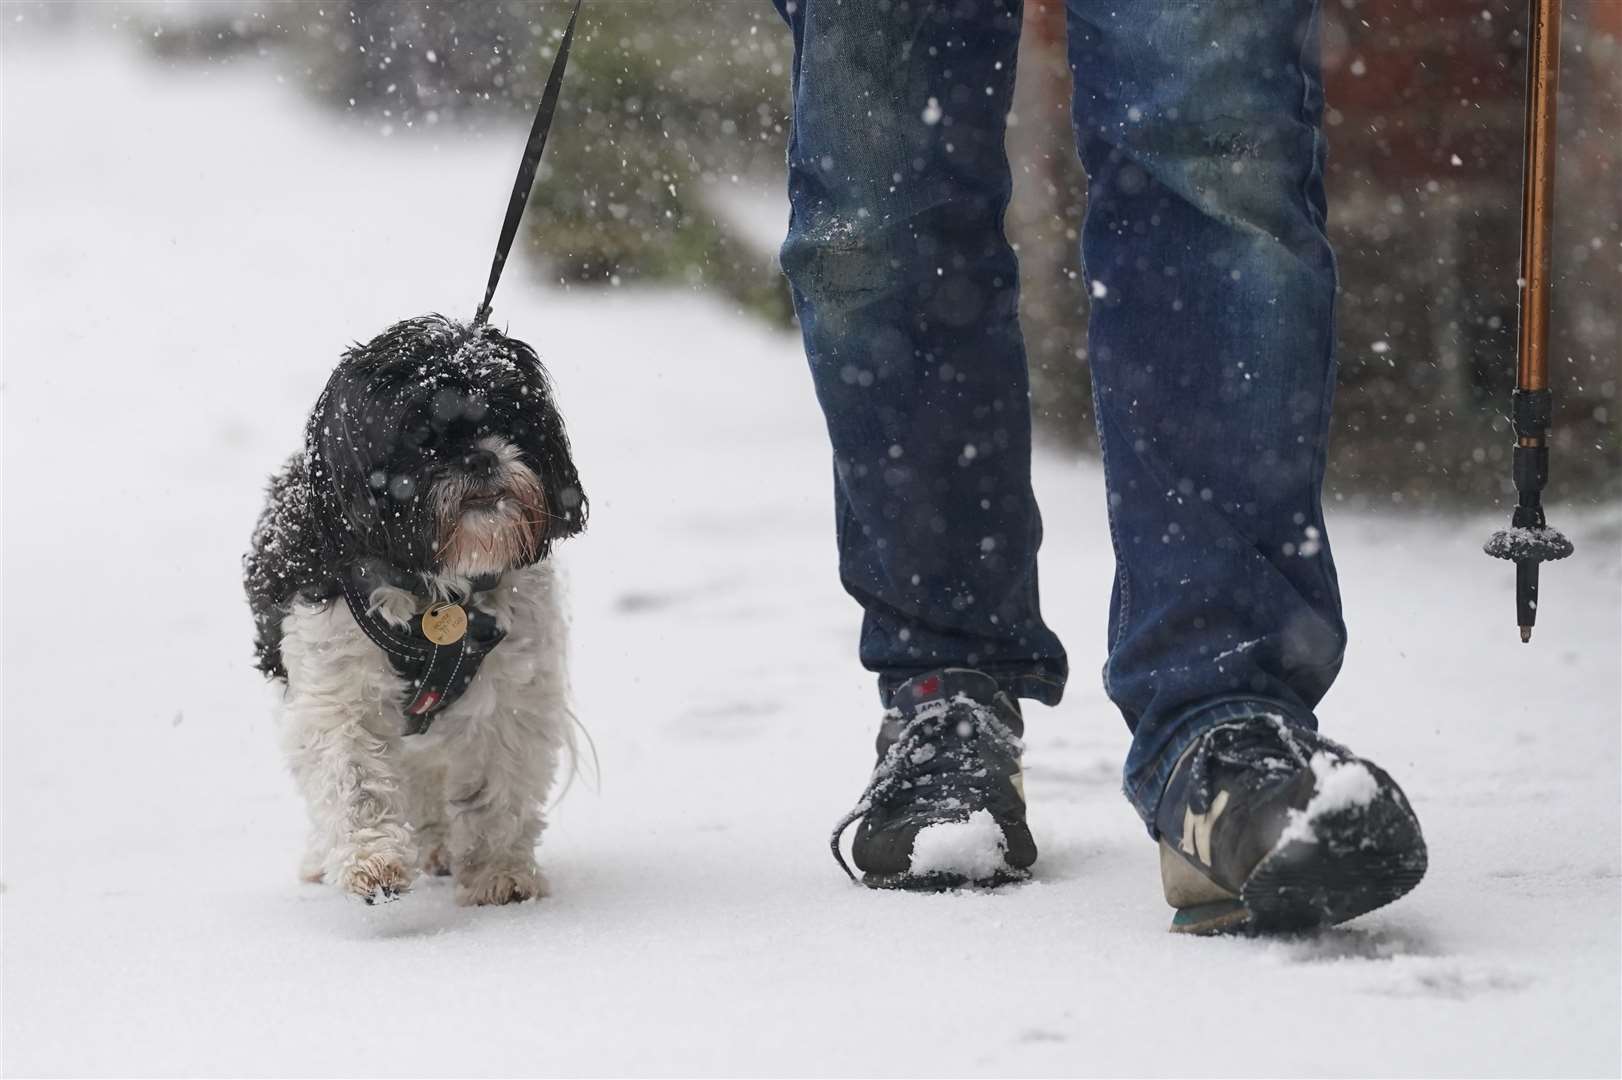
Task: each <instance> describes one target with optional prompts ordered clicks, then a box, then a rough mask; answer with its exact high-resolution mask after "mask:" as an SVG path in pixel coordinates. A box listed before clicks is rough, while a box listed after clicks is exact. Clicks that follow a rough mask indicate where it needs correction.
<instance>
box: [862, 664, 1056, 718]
mask: <svg viewBox="0 0 1622 1080" xmlns="http://www.w3.org/2000/svg"><path fill="white" fill-rule="evenodd" d="M942 666H943V667H958V666H962V667H969V666H970V665H967V664H963V665H956V664H946V665H942ZM939 670H941V668H939V667H935V668H918V669H917V670H902V671H882V672H879V700H880V701H882V702H883V703H884V706H885V707H886V708H889V705H890V698H891V696H892V695H893V694H894V693H895V691H896V689H897V688H898V687H899V686H900V685H901V684H902V683H904V682H906V681H907V680H908V679H911V678H913V677H914V676H917V675H922V674H924V673H925V672H926V671H939ZM973 670H975V671H979V672H983V673H985V674H987V675H990V676H991V677H992V678H993V679H996V680H997V685H998V686H1000V687H1001V688H1002V690H1003V692H1004V693H1005V694H1007V695H1008V696H1009V697H1012V698H1015V699H1021V698H1023V699H1025V700H1028V701H1037V702H1040V703H1042V704H1043V705H1057V704H1058V703H1059V701H1060V700H1061V699H1062V698H1063V697H1064V686H1065V681H1066V674H1065V673H1064V672H1054V671H1048V670H1041V669H1038V670H1035V671H1032V670H1031V669H1029V668H1022V669H1015V670H1008V669H1001V668H987V667H976V668H973Z"/></svg>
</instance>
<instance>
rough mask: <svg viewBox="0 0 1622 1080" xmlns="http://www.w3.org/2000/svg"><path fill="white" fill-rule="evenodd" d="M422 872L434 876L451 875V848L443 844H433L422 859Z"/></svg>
mask: <svg viewBox="0 0 1622 1080" xmlns="http://www.w3.org/2000/svg"><path fill="white" fill-rule="evenodd" d="M422 872H423V873H425V874H431V875H432V876H434V877H450V876H451V850H450V848H448V847H447V846H445V845H444V844H435V845H434V846H433V847H431V848H429V849H428V853H427V854H426V855H424V856H423V859H422Z"/></svg>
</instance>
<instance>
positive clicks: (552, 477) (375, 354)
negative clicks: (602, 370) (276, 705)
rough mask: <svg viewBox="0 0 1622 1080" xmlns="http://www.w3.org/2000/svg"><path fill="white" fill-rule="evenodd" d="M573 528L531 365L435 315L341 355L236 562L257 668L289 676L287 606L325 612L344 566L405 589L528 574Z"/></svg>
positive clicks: (564, 463)
mask: <svg viewBox="0 0 1622 1080" xmlns="http://www.w3.org/2000/svg"><path fill="white" fill-rule="evenodd" d="M585 524H586V496H585V493H584V492H583V491H582V490H581V488H580V478H579V476H578V475H576V473H575V466H574V459H573V458H572V457H571V456H570V453H569V437H568V435H567V434H566V433H565V431H564V428H563V419H562V417H561V416H559V415H558V410H557V406H556V405H555V404H554V403H553V400H552V390H551V386H550V385H549V384H548V382H547V378H546V372H545V371H544V370H543V369H542V368H541V363H540V360H539V359H538V358H537V357H536V355H535V350H533V349H531V348H530V347H529V346H528V345H526V344H524V343H523V342H522V341H518V340H516V339H514V338H510V337H507V336H506V335H505V334H503V333H501V332H500V331H498V330H494V329H492V328H490V327H488V326H467V325H464V324H462V323H456V322H452V321H451V320H449V319H447V318H445V317H443V316H441V315H427V316H424V317H422V318H419V319H407V320H406V321H404V322H400V323H396V324H394V325H393V326H391V327H389V328H388V329H387V330H385V331H383V332H382V333H381V334H379V335H378V336H377V337H375V338H373V339H372V340H371V341H368V342H367V343H366V344H364V345H355V346H353V347H351V348H350V349H349V350H348V351H346V352H345V353H344V355H343V359H342V360H341V361H340V362H339V364H338V367H337V370H335V371H334V372H333V373H332V377H331V379H330V380H328V382H327V387H326V389H325V390H324V391H323V392H322V394H321V399H320V400H319V401H318V402H317V403H316V406H315V411H314V412H313V413H311V415H310V420H309V423H308V425H307V426H306V428H305V446H304V452H303V453H301V454H295V455H294V456H293V457H292V459H291V460H289V461H288V462H287V464H286V465H285V466H284V467H283V468H282V469H281V471H280V472H278V473H277V474H276V475H275V476H273V477H272V478H271V482H270V493H269V499H268V500H267V501H266V504H265V509H264V512H263V513H261V514H260V516H259V523H258V526H257V527H256V528H255V529H254V534H253V544H252V547H251V549H250V550H249V552H248V554H247V556H246V558H244V560H243V583H244V586H245V587H246V590H247V593H248V605H249V607H250V608H251V609H252V610H253V617H254V626H255V630H256V634H255V639H254V647H255V651H256V652H257V654H258V658H259V668H260V670H261V671H263V672H265V674H267V675H271V676H275V677H278V678H285V677H286V676H287V672H286V669H285V668H284V667H283V664H282V656H281V641H282V618H283V617H284V616H285V615H286V614H287V611H288V608H289V606H290V605H291V603H292V602H293V601H294V600H295V599H296V598H300V597H302V598H304V599H305V600H310V601H317V602H326V601H331V600H333V599H334V598H336V597H337V596H338V595H339V593H340V591H341V588H342V581H343V579H344V576H345V573H346V571H347V568H348V567H350V566H352V565H356V564H366V565H372V566H378V568H379V569H383V570H385V571H387V573H386V577H387V578H388V579H389V580H392V581H395V582H397V583H400V584H403V585H406V586H407V587H410V588H413V589H415V588H417V587H418V586H419V583H421V584H424V585H425V584H428V579H432V578H450V579H456V578H475V577H479V576H482V575H485V574H490V573H498V572H501V571H505V570H509V569H515V568H517V567H519V566H525V565H528V564H530V563H534V562H538V561H540V560H541V559H543V558H545V557H546V555H547V553H548V552H549V551H550V550H551V546H552V544H553V543H554V542H556V541H558V540H561V539H563V538H564V537H568V536H573V535H574V534H575V533H577V532H579V531H580V530H581V529H582V528H584V527H585ZM379 564H380V565H379ZM402 579H403V580H402Z"/></svg>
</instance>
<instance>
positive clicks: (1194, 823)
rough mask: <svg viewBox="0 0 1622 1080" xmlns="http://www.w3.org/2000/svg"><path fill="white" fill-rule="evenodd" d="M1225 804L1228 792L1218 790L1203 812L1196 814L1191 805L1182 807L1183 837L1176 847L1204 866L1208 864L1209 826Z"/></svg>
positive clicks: (1223, 808) (1209, 848) (1209, 855)
mask: <svg viewBox="0 0 1622 1080" xmlns="http://www.w3.org/2000/svg"><path fill="white" fill-rule="evenodd" d="M1227 806H1228V793H1227V792H1226V791H1219V792H1217V797H1216V799H1215V801H1213V802H1212V803H1211V809H1209V810H1207V811H1206V812H1205V813H1203V814H1196V813H1195V812H1194V808H1193V807H1191V806H1190V807H1184V808H1183V839H1182V840H1181V841H1180V842H1179V843H1178V845H1177V846H1178V848H1180V849H1181V850H1182V852H1183V853H1184V854H1185V855H1193V856H1194V857H1195V858H1197V859H1199V860H1200V862H1202V863H1204V864H1205V865H1206V866H1210V865H1211V827H1212V826H1213V825H1215V824H1216V819H1217V818H1218V817H1219V816H1221V814H1222V811H1223V810H1225V809H1227Z"/></svg>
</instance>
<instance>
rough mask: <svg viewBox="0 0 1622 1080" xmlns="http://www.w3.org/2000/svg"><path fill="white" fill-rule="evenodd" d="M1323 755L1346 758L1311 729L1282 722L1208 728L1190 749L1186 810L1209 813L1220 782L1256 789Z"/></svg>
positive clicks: (1259, 720)
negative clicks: (1230, 781)
mask: <svg viewBox="0 0 1622 1080" xmlns="http://www.w3.org/2000/svg"><path fill="white" fill-rule="evenodd" d="M1321 751H1328V752H1330V753H1333V754H1336V755H1337V756H1342V757H1345V756H1349V752H1348V751H1347V750H1346V749H1345V748H1344V747H1342V746H1340V745H1339V744H1338V743H1334V742H1331V741H1330V740H1329V739H1326V738H1324V737H1323V736H1322V735H1319V734H1318V733H1317V732H1315V731H1313V730H1311V729H1310V728H1304V727H1297V726H1295V725H1293V724H1290V723H1288V722H1287V721H1286V720H1285V719H1284V718H1283V717H1282V716H1275V715H1265V716H1257V717H1253V718H1251V719H1248V720H1237V721H1234V722H1233V723H1230V724H1222V725H1220V726H1218V727H1215V728H1212V729H1211V730H1210V731H1209V732H1207V733H1206V735H1205V736H1204V737H1203V738H1202V739H1200V741H1199V742H1197V743H1195V744H1194V749H1193V751H1192V753H1193V755H1194V758H1193V760H1192V761H1191V762H1190V764H1189V804H1190V805H1191V806H1192V808H1193V810H1194V812H1195V813H1197V814H1203V813H1205V812H1206V811H1207V810H1209V809H1210V808H1211V802H1212V800H1213V799H1214V798H1215V796H1216V789H1217V782H1218V781H1219V780H1220V779H1221V778H1222V777H1224V776H1227V777H1237V778H1240V782H1241V783H1246V784H1248V785H1249V786H1255V785H1259V784H1262V783H1264V782H1266V781H1268V780H1271V779H1272V778H1274V777H1276V776H1277V775H1278V774H1279V773H1282V772H1289V771H1293V770H1294V769H1297V768H1306V767H1308V766H1310V765H1311V763H1312V755H1313V754H1314V753H1318V752H1321Z"/></svg>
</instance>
